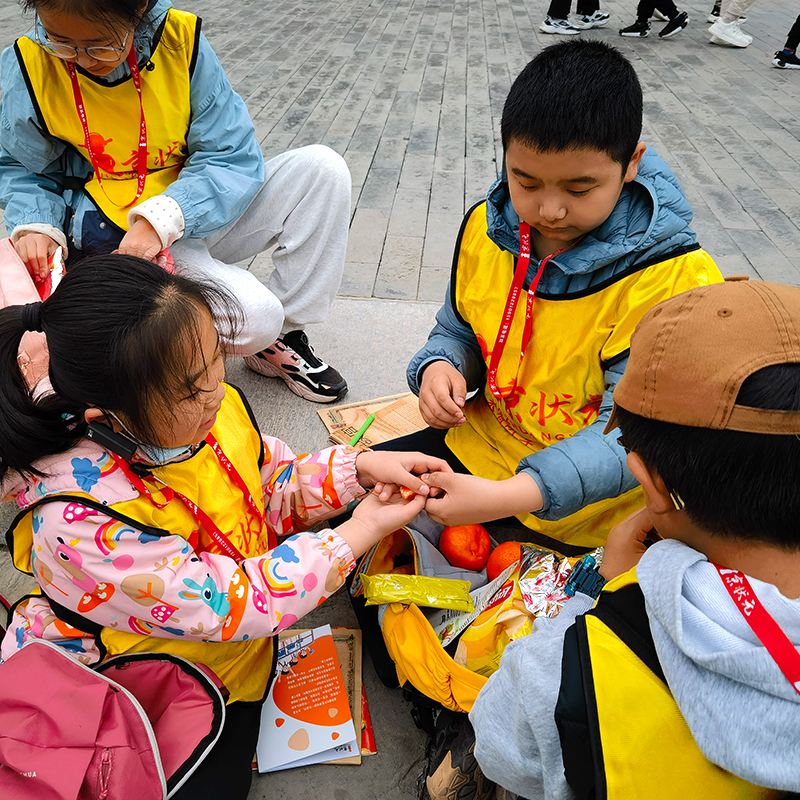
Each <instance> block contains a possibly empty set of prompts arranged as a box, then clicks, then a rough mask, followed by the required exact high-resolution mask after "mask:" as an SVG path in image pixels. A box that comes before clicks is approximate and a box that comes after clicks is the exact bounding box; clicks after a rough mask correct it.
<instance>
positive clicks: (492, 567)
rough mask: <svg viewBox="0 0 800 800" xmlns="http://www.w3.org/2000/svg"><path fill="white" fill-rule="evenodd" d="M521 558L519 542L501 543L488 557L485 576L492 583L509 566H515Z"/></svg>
mask: <svg viewBox="0 0 800 800" xmlns="http://www.w3.org/2000/svg"><path fill="white" fill-rule="evenodd" d="M521 557H522V546H521V545H520V543H519V542H503V544H499V545H497V547H495V549H494V550H492V554H491V555H490V556H489V563H488V564H487V565H486V574H487V576H488V578H489V580H490V581H493V580H494V579H495V578H496V577H497V576H498V575H499V574H500V573H501V572H503V570H505V568H506V567H507V566H508V565H509V564H516V563H517V562H518V561H519V560H520V558H521Z"/></svg>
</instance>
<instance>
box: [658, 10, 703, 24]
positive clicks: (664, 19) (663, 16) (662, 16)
mask: <svg viewBox="0 0 800 800" xmlns="http://www.w3.org/2000/svg"><path fill="white" fill-rule="evenodd" d="M653 19H657V20H660V21H661V22H669V17H668V16H667V15H666V14H662V13H661V12H660V11H659V10H658V9H657V8H654V9H653ZM709 22H711V20H709Z"/></svg>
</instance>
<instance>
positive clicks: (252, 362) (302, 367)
mask: <svg viewBox="0 0 800 800" xmlns="http://www.w3.org/2000/svg"><path fill="white" fill-rule="evenodd" d="M244 363H245V364H247V366H248V367H250V369H252V370H253V371H254V372H258V373H259V374H260V375H266V376H267V377H268V378H282V379H283V380H284V381H285V382H286V385H287V386H288V387H289V388H290V389H291V390H292V391H293V392H294V393H295V394H298V395H300V397H304V398H305V399H306V400H311V401H313V402H314V403H333V402H334V401H335V400H338V399H339V398H340V397H342V395H344V393H345V392H346V391H347V383H346V381H345V379H344V378H343V377H342V376H341V375H340V374H339V373H338V372H337V371H336V370H335V369H334V368H333V367H331V366H329V365H328V364H326V363H325V362H324V361H322V360H321V359H319V358H317V356H316V355H315V353H314V350H313V348H312V347H311V345H310V344H309V343H308V338H307V337H306V335H305V333H304V332H303V331H290V332H289V333H287V334H285V335H284V336H281V338H280V339H278V340H277V341H276V342H275V343H274V344H272V345H270V346H269V347H268V348H267V349H266V350H262V351H261V352H260V353H256V354H255V355H254V356H245V357H244Z"/></svg>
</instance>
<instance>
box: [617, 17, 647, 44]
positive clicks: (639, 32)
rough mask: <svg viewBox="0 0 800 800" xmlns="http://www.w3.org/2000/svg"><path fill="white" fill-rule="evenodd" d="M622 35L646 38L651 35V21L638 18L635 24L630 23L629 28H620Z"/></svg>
mask: <svg viewBox="0 0 800 800" xmlns="http://www.w3.org/2000/svg"><path fill="white" fill-rule="evenodd" d="M619 35H620V36H636V37H639V38H640V39H644V37H645V36H649V35H650V23H649V22H640V21H639V20H638V19H637V20H636V22H634V23H633V25H628V27H627V28H620V30H619Z"/></svg>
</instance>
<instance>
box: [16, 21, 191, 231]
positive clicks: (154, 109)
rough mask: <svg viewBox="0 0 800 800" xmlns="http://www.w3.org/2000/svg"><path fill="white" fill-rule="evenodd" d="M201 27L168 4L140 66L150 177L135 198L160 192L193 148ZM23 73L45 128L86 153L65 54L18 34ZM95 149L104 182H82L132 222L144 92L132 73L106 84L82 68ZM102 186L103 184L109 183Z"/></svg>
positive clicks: (115, 217)
mask: <svg viewBox="0 0 800 800" xmlns="http://www.w3.org/2000/svg"><path fill="white" fill-rule="evenodd" d="M199 35H200V23H199V20H198V19H197V17H196V16H195V15H194V14H189V13H188V12H186V11H177V10H176V9H174V8H171V9H170V10H169V12H168V13H167V17H166V19H165V22H164V26H163V29H162V30H161V31H160V36H159V35H158V34H156V41H154V42H153V54H152V56H151V57H150V61H149V64H152V66H153V69H148V68H147V67H141V77H142V100H143V103H144V115H145V121H146V124H147V152H148V158H147V182H146V184H145V190H144V194H143V195H142V196H141V198H139V200H138V201H137V202H139V203H141V202H143V201H144V200H147V199H148V198H149V197H153V196H155V195H159V194H162V193H163V192H164V190H165V189H166V188H167V187H168V186H169V185H170V184H172V183H174V182H175V180H176V179H177V177H178V173H179V172H180V171H181V168H182V167H183V162H184V161H185V159H186V157H187V155H188V153H189V151H188V147H187V145H186V136H187V133H188V131H189V125H190V122H191V112H192V109H191V99H190V94H189V92H190V86H189V84H190V80H191V71H192V67H193V64H194V58H195V52H196V50H197V46H198V37H199ZM17 47H18V50H19V53H20V55H21V64H22V67H23V70H24V72H25V80H26V83H27V84H28V87H29V91H30V92H31V95H32V99H33V101H34V106H36V107H38V113H39V117H40V121H41V122H42V124H43V125H44V126H45V129H46V130H47V132H48V133H49V134H50V135H51V136H53V137H55V138H56V139H61V140H62V141H64V142H67V143H68V144H70V145H72V147H73V148H74V149H75V151H76V152H78V153H80V154H81V155H82V156H83V157H84V158H85V159H86V160H87V161H89V154H88V152H87V149H86V138H85V135H84V130H83V125H82V123H81V120H80V118H79V116H78V110H77V108H76V106H75V97H74V95H73V90H72V81H71V80H70V77H69V74H68V72H67V70H66V68H65V64H64V62H63V61H62V60H61V59H59V58H55V57H53V56H51V55H48V54H47V53H45V52H44V51H43V50H42V49H41V48H40V47H39V46H38V45H37V44H36V43H35V42H34V41H32V40H31V39H29V38H28V37H22V38H20V39H18V40H17ZM78 83H79V85H80V89H81V95H82V96H83V103H84V106H85V108H86V117H87V123H88V126H89V136H90V142H91V145H92V151H93V153H94V156H95V160H96V161H97V166H98V168H99V169H100V172H101V177H102V180H103V186H102V188H101V186H100V184H99V182H98V180H97V176H96V175H94V174H93V175H92V177H91V178H90V179H89V181H88V182H87V183H86V186H85V189H86V192H87V193H88V194H89V196H90V197H91V198H92V200H93V201H94V203H95V205H96V206H97V207H98V209H99V210H100V211H101V212H102V213H103V214H104V215H105V216H106V217H107V218H108V219H110V220H111V221H112V222H113V223H114V224H115V225H117V226H118V227H119V228H122V230H128V209H127V208H124V206H126V205H127V204H129V203H130V202H131V201H132V200H133V198H134V197H135V196H136V189H137V175H136V163H137V155H138V144H139V98H138V95H137V92H136V87H135V86H134V84H133V80H132V79H131V78H130V77H128V78H126V79H125V80H123V81H121V82H120V83H117V84H115V85H112V86H109V85H107V84H103V83H100V82H99V81H95V80H94V79H92V77H91V76H90V75H87V74H85V73H81V72H79V73H78ZM104 190H105V191H104Z"/></svg>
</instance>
